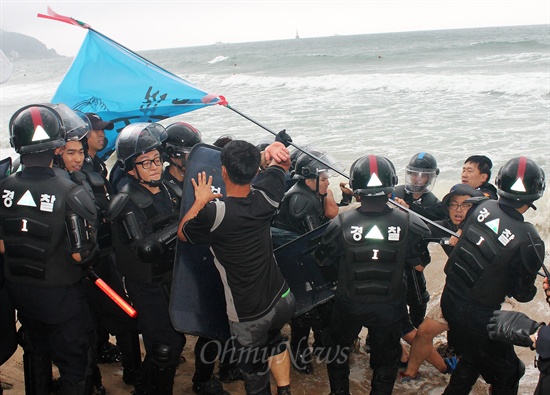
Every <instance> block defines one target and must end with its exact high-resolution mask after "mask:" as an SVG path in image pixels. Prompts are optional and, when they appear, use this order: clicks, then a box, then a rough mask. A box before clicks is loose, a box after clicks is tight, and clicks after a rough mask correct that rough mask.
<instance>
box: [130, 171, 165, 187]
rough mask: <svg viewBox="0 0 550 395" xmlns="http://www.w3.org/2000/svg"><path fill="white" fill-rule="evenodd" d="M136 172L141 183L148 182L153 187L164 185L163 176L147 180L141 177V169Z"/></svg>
mask: <svg viewBox="0 0 550 395" xmlns="http://www.w3.org/2000/svg"><path fill="white" fill-rule="evenodd" d="M136 174H137V180H138V181H139V183H140V184H147V185H149V186H150V187H153V188H154V187H160V186H161V185H162V177H161V178H159V179H158V180H151V181H145V180H144V179H143V178H141V174H139V170H136Z"/></svg>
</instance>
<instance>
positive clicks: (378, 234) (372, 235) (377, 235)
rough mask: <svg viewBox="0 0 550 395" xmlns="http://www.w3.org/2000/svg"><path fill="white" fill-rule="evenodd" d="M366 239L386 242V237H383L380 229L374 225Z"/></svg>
mask: <svg viewBox="0 0 550 395" xmlns="http://www.w3.org/2000/svg"><path fill="white" fill-rule="evenodd" d="M365 239H377V240H384V236H383V235H382V232H380V229H378V226H376V225H374V226H373V227H372V229H371V230H369V233H367V235H366V236H365Z"/></svg>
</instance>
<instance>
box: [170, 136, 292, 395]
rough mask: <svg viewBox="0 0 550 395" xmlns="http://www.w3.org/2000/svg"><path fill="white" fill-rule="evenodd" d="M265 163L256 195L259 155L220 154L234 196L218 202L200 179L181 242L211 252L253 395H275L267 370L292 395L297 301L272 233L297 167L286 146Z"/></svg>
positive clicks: (234, 150)
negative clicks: (290, 325)
mask: <svg viewBox="0 0 550 395" xmlns="http://www.w3.org/2000/svg"><path fill="white" fill-rule="evenodd" d="M264 155H265V158H266V159H267V160H268V161H271V163H270V165H269V167H268V169H267V170H266V171H265V173H264V176H263V177H262V179H261V180H260V181H259V182H258V184H256V185H254V187H252V186H251V184H250V182H251V180H252V179H253V178H254V176H255V175H256V174H257V172H258V169H259V166H260V161H261V154H260V151H259V150H258V149H257V148H256V147H254V146H253V145H252V144H250V143H247V142H245V141H242V140H234V141H231V142H230V143H228V144H227V145H226V146H225V147H224V148H223V150H222V152H221V162H222V177H223V180H224V182H225V184H226V193H227V196H226V197H224V199H223V200H216V199H218V198H221V197H222V195H221V194H217V193H213V192H212V189H211V186H212V177H211V176H210V177H208V178H207V175H206V173H205V172H202V173H199V174H198V175H197V178H196V179H193V186H194V187H195V202H194V203H193V205H192V206H191V208H190V209H189V211H188V212H187V213H186V214H185V215H184V217H183V218H182V220H181V223H180V229H179V230H178V237H179V238H180V240H183V241H188V242H191V243H193V244H206V245H210V246H211V251H212V253H213V255H214V262H215V264H216V267H217V269H218V271H219V273H220V276H221V278H222V282H223V284H224V289H225V299H226V304H227V316H228V319H229V325H230V330H231V334H232V336H233V337H234V341H235V344H236V349H237V350H238V351H240V352H242V354H241V357H240V358H239V362H238V363H239V367H240V369H241V371H242V373H243V376H244V377H245V388H246V392H247V394H270V393H271V392H270V387H269V375H268V374H266V373H267V369H268V362H269V368H270V370H271V373H272V374H273V376H274V379H275V381H276V383H277V392H278V394H290V356H289V353H288V350H286V346H285V344H284V342H283V338H282V335H281V332H280V329H281V328H282V327H283V326H284V324H285V323H286V322H287V321H289V320H290V318H291V317H292V315H293V313H294V305H295V301H294V296H293V295H292V293H291V292H290V288H289V287H288V284H287V283H286V281H285V279H284V278H283V276H282V274H281V272H280V270H279V268H278V266H277V262H276V261H275V257H274V256H273V247H272V243H271V232H270V224H271V218H272V216H273V213H274V212H275V210H276V209H277V206H278V203H279V202H280V201H281V199H282V198H283V194H284V192H285V172H286V171H288V168H289V166H290V161H289V155H288V150H287V149H286V148H285V146H284V145H283V144H282V143H279V142H275V143H273V144H271V145H270V146H268V147H267V148H266V149H265V151H264ZM272 159H273V160H272ZM212 200H216V201H214V202H211V201H212ZM252 329H254V330H252Z"/></svg>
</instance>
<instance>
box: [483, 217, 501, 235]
mask: <svg viewBox="0 0 550 395" xmlns="http://www.w3.org/2000/svg"><path fill="white" fill-rule="evenodd" d="M485 225H487V226H488V227H489V229H491V230H492V231H493V232H495V234H497V235H498V227H499V225H500V218H497V219H494V220H492V221H489V222H486V223H485Z"/></svg>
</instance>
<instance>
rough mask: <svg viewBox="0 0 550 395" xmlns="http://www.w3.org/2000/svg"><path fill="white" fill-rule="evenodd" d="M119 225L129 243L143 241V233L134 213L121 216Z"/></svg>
mask: <svg viewBox="0 0 550 395" xmlns="http://www.w3.org/2000/svg"><path fill="white" fill-rule="evenodd" d="M119 224H120V227H121V229H120V230H121V231H122V234H123V236H124V238H125V239H126V240H127V242H128V243H132V242H134V241H136V240H140V239H143V233H142V231H141V228H140V226H139V223H138V221H137V219H136V216H135V215H134V213H133V212H128V213H126V214H123V215H121V218H120V222H119Z"/></svg>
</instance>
